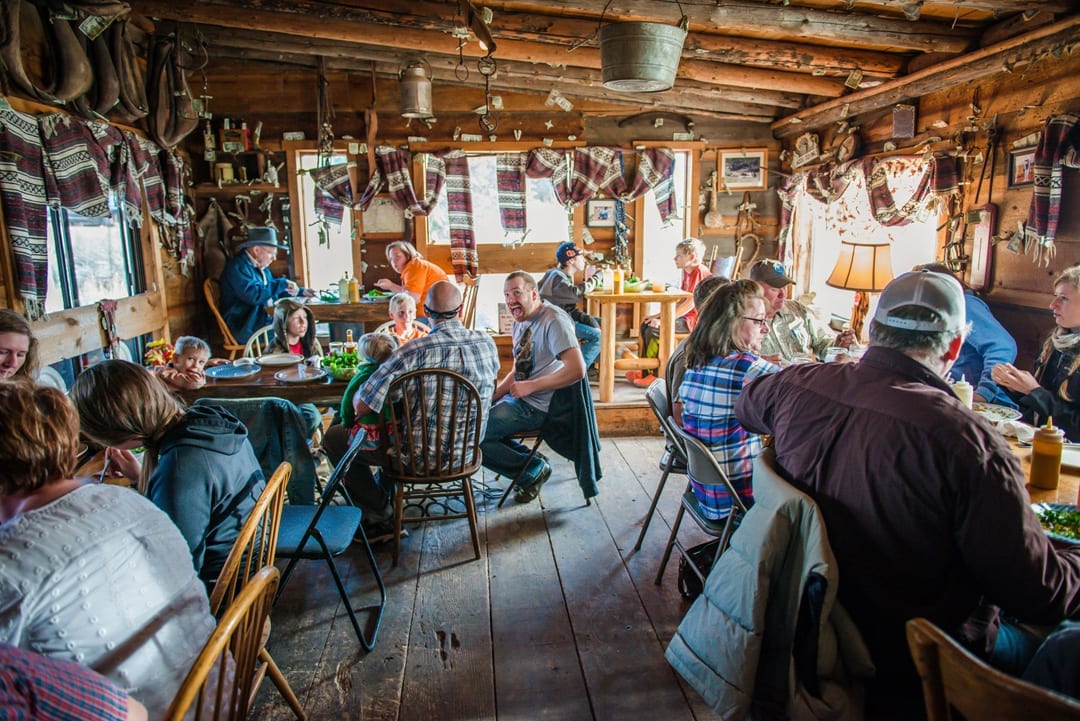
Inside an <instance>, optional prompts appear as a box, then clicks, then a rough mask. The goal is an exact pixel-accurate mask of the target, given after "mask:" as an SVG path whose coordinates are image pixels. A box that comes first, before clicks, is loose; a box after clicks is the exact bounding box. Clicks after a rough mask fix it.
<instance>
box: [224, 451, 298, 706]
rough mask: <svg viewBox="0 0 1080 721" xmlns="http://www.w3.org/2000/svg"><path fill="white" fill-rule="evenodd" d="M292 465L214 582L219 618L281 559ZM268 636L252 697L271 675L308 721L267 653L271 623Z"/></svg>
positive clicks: (273, 480) (280, 472)
mask: <svg viewBox="0 0 1080 721" xmlns="http://www.w3.org/2000/svg"><path fill="white" fill-rule="evenodd" d="M291 473H292V466H290V465H289V464H288V463H282V464H281V465H280V466H278V468H277V470H276V471H275V472H274V474H273V475H272V476H270V480H269V481H267V482H266V488H264V489H263V492H262V493H261V494H260V495H259V500H258V501H256V502H255V507H254V508H252V509H251V514H250V515H249V516H248V518H247V520H246V521H244V525H243V527H242V528H241V529H240V534H239V535H238V536H237V537H236V541H234V542H233V547H232V550H231V551H229V555H228V557H227V558H226V559H225V565H224V566H222V568H221V572H220V573H219V574H218V577H217V581H215V582H214V588H213V591H211V593H210V612H211V613H213V614H215V615H217V614H218V612H219V611H221V610H222V609H223V608H226V607H228V606H229V604H231V603H232V602H233V599H234V598H236V596H237V594H239V593H240V591H241V590H243V588H244V586H246V585H247V583H248V581H250V580H251V578H252V577H253V576H254V575H255V574H256V573H257V572H258V570H259V569H260V568H265V567H267V566H273V565H274V560H275V559H276V558H277V541H278V530H279V529H280V527H281V509H282V507H283V506H284V505H285V488H286V486H287V485H288V483H289V476H290V474H291ZM266 626H267V628H266V633H265V634H264V638H263V646H262V648H260V649H259V663H258V665H257V668H256V670H255V681H254V684H253V686H252V690H251V692H252V695H253V696H254V694H255V693H256V692H258V690H259V685H260V684H261V683H262V680H263V677H264V676H265V675H267V674H269V675H270V680H271V681H273V682H274V685H275V686H276V687H277V689H278V692H279V693H280V694H281V696H282V698H284V699H285V701H286V702H287V703H288V704H289V707H290V708H291V709H292V710H293V713H295V714H296V718H298V719H300V721H304V719H306V718H307V716H306V714H305V713H304V709H303V707H302V706H301V705H300V701H299V699H297V698H296V694H295V693H293V690H292V688H291V687H290V686H289V682H288V681H287V680H286V679H285V676H284V674H282V673H281V669H279V668H278V666H277V664H276V663H275V662H274V659H273V657H271V656H270V652H269V651H267V650H266V637H268V636H269V630H270V623H269V621H267V624H266Z"/></svg>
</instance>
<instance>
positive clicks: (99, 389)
mask: <svg viewBox="0 0 1080 721" xmlns="http://www.w3.org/2000/svg"><path fill="white" fill-rule="evenodd" d="M71 399H72V400H73V401H74V402H75V408H76V409H77V410H78V412H79V419H80V421H81V425H82V432H83V434H85V435H86V437H87V438H90V439H91V440H93V441H94V442H95V443H98V444H100V445H102V446H106V452H105V459H106V463H108V464H109V465H110V466H112V467H114V468H117V469H118V470H119V471H120V472H121V473H123V474H124V476H126V477H127V478H129V479H132V480H135V481H137V482H138V487H139V489H140V490H141V491H143V492H145V493H146V497H147V498H149V499H150V500H151V501H153V503H154V505H155V506H157V507H158V508H160V509H161V510H163V511H165V513H166V514H167V515H168V516H169V518H171V519H172V520H173V522H174V523H175V524H176V526H177V528H179V529H180V533H181V534H182V535H183V537H184V540H185V541H187V544H188V548H189V549H190V551H191V556H192V560H193V562H194V564H195V570H196V572H197V573H198V574H199V577H200V578H201V579H202V580H203V582H204V583H207V584H210V583H212V582H213V581H214V579H216V578H217V576H218V573H219V572H220V571H221V567H222V566H223V565H224V564H225V558H226V556H228V555H229V550H230V549H231V548H232V544H233V541H235V540H236V536H237V534H238V533H239V532H240V526H242V525H243V523H244V520H245V519H246V518H247V517H248V514H249V513H250V512H251V509H252V508H253V507H254V506H255V501H256V500H257V499H258V498H259V494H260V493H262V489H263V487H264V486H265V485H266V483H265V479H264V477H263V473H262V469H261V468H260V467H259V462H258V460H257V459H256V458H255V451H254V450H252V447H251V443H250V442H249V441H248V434H247V429H246V428H244V426H243V424H242V423H240V421H238V420H237V419H236V418H235V417H234V416H233V415H232V414H230V413H229V412H228V411H226V410H225V409H223V408H219V407H217V406H203V405H199V406H194V407H192V408H184V406H183V405H181V403H180V401H178V400H177V399H176V397H175V396H173V395H172V394H171V393H170V392H169V391H168V389H167V388H166V387H165V386H164V385H163V384H162V383H159V382H158V381H157V380H156V379H155V378H154V377H153V376H152V375H151V374H149V373H147V372H146V370H144V369H143V368H142V367H141V366H137V365H135V364H134V363H128V362H127V361H119V360H111V361H104V362H102V363H97V364H95V365H92V366H90V367H89V368H87V369H86V370H85V371H83V372H82V374H81V375H79V377H78V378H76V379H75V383H74V384H73V385H72V386H71ZM140 446H142V447H143V448H145V449H146V450H145V453H144V455H143V460H142V462H141V463H140V461H139V460H138V459H136V457H135V456H134V454H133V453H132V452H131V451H132V449H134V448H138V447H140Z"/></svg>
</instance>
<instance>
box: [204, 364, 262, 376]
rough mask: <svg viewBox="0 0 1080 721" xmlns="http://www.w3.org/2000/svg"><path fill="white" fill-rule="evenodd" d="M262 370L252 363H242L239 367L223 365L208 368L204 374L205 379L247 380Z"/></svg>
mask: <svg viewBox="0 0 1080 721" xmlns="http://www.w3.org/2000/svg"><path fill="white" fill-rule="evenodd" d="M261 370H262V368H261V367H260V366H258V365H256V364H254V363H243V364H240V365H233V364H232V363H224V364H222V365H219V366H210V367H209V368H207V369H206V370H205V371H204V373H206V377H207V378H247V377H248V376H253V375H255V374H256V373H258V372H259V371H261Z"/></svg>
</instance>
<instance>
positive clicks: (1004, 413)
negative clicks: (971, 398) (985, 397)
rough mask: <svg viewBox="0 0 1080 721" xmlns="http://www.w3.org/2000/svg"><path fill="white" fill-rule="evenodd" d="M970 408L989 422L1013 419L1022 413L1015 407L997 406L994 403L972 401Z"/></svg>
mask: <svg viewBox="0 0 1080 721" xmlns="http://www.w3.org/2000/svg"><path fill="white" fill-rule="evenodd" d="M971 410H973V411H975V412H976V413H978V414H979V415H980V416H982V417H983V418H985V419H986V420H988V421H990V422H991V423H1000V422H1001V421H1015V420H1016V419H1017V418H1019V417H1020V416H1022V415H1023V413H1021V412H1020V411H1018V410H1016V409H1015V408H1009V407H1008V406H999V405H997V404H996V403H972V404H971Z"/></svg>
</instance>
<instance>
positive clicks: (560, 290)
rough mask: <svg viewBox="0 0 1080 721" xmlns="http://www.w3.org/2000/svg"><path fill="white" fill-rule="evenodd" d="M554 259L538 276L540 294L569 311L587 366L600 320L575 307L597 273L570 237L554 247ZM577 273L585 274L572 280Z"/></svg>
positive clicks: (596, 280) (595, 351)
mask: <svg viewBox="0 0 1080 721" xmlns="http://www.w3.org/2000/svg"><path fill="white" fill-rule="evenodd" d="M555 262H556V263H558V265H557V266H556V267H555V268H552V269H551V270H549V271H548V272H547V273H546V274H545V275H544V277H543V278H541V280H540V284H539V289H540V298H541V299H542V300H546V301H547V302H549V303H551V304H552V305H554V306H556V307H558V308H562V309H563V310H565V311H566V312H567V313H568V314H569V315H570V319H571V320H572V321H574V333H575V335H576V336H577V339H578V340H579V341H581V356H582V358H584V359H585V367H586V368H589V367H590V366H592V364H593V362H594V361H596V358H597V357H598V356H599V355H600V321H599V320H598V319H596V318H594V317H593V316H591V315H589V314H588V313H586V312H585V311H583V310H581V309H580V308H578V303H579V302H581V299H582V298H584V297H585V294H586V293H590V292H592V291H593V290H594V289H595V288H596V286H597V285H599V284H600V276H599V274H597V273H595V269H593V270H594V272H592V273H590V272H588V270H586V268H585V251H584V250H582V249H581V248H579V247H577V246H576V245H574V242H573V241H571V240H568V241H566V242H565V243H561V244H560V245H559V247H558V248H557V249H556V251H555ZM577 273H584V274H585V278H584V280H582V281H581V282H580V283H575V282H574V275H575V274H577Z"/></svg>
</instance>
